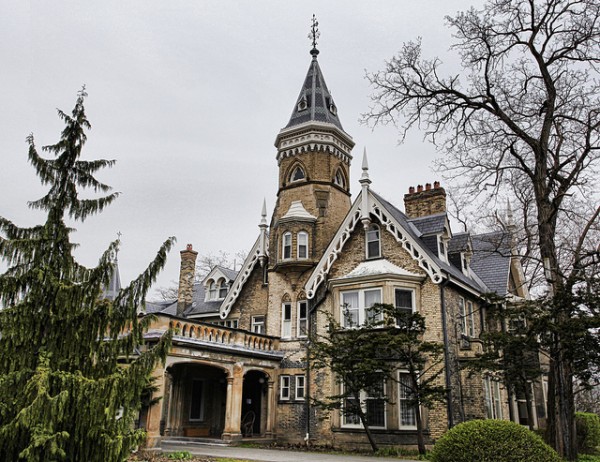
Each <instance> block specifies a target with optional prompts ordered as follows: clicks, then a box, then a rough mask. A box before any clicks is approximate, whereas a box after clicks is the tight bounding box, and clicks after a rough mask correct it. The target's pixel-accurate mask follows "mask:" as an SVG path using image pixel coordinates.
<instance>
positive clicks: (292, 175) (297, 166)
mask: <svg viewBox="0 0 600 462" xmlns="http://www.w3.org/2000/svg"><path fill="white" fill-rule="evenodd" d="M298 170H300V171H301V172H302V177H301V178H295V176H296V172H297V171H298ZM303 180H306V172H305V171H304V169H303V168H302V167H301V166H300V165H295V166H294V168H293V169H292V173H291V175H290V183H295V182H297V181H303Z"/></svg>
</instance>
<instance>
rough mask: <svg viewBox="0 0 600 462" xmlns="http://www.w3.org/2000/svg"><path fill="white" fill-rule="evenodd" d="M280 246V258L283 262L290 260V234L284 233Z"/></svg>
mask: <svg viewBox="0 0 600 462" xmlns="http://www.w3.org/2000/svg"><path fill="white" fill-rule="evenodd" d="M281 244H282V246H281V258H282V259H283V260H287V259H289V258H292V233H289V232H288V233H284V234H283V236H282V240H281Z"/></svg>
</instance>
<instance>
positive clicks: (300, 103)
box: [297, 95, 308, 112]
mask: <svg viewBox="0 0 600 462" xmlns="http://www.w3.org/2000/svg"><path fill="white" fill-rule="evenodd" d="M297 108H298V112H300V111H305V110H306V109H308V101H307V100H306V95H302V98H300V101H298V106H297Z"/></svg>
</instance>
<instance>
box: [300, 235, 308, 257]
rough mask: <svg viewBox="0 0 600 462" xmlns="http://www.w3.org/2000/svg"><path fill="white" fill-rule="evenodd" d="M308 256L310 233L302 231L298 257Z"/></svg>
mask: <svg viewBox="0 0 600 462" xmlns="http://www.w3.org/2000/svg"><path fill="white" fill-rule="evenodd" d="M300 258H308V233H306V232H304V231H300V232H299V233H298V259H300Z"/></svg>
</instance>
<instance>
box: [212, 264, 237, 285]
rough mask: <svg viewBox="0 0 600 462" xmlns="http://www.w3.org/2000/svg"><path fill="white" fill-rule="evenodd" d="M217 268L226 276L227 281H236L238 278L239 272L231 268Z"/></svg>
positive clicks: (218, 266)
mask: <svg viewBox="0 0 600 462" xmlns="http://www.w3.org/2000/svg"><path fill="white" fill-rule="evenodd" d="M216 268H219V270H220V271H221V272H222V273H223V274H224V275H225V277H226V278H227V279H229V280H230V281H233V280H235V278H236V277H237V275H238V273H239V271H235V270H232V269H229V268H225V267H224V266H221V265H217V266H216Z"/></svg>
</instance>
